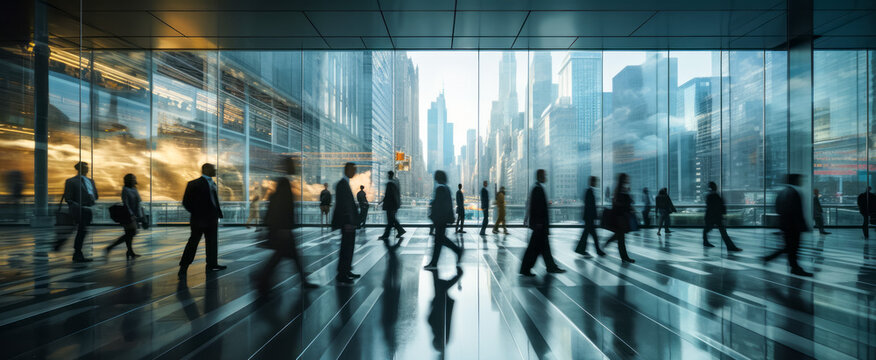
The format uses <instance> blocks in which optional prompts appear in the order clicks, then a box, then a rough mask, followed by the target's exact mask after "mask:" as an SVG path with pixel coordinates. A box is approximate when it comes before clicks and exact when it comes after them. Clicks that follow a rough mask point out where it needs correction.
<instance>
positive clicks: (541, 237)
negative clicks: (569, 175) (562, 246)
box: [520, 169, 566, 276]
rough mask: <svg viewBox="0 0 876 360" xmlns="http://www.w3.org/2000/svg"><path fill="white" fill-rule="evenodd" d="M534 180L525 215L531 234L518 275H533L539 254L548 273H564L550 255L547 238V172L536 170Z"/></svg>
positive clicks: (549, 245)
mask: <svg viewBox="0 0 876 360" xmlns="http://www.w3.org/2000/svg"><path fill="white" fill-rule="evenodd" d="M535 181H536V182H535V186H533V187H532V192H530V195H529V201H528V203H529V210H528V211H527V216H526V223H527V224H528V225H529V228H530V229H532V235H531V236H530V237H529V244H528V245H527V246H526V252H525V253H523V260H522V261H521V262H520V275H523V276H535V274H533V273H532V267H533V266H535V261H536V260H538V256H539V255H541V257H542V260H544V266H545V267H546V268H547V272H548V273H552V274H558V273H564V272H566V270H563V269H561V268H560V267H559V266H557V263H556V262H555V261H554V257H553V255H551V244H550V242H549V240H548V236H549V235H550V231H549V230H548V228H549V227H550V224H551V220H550V213H549V212H548V200H547V194H546V193H545V190H544V183H546V182H547V173H545V171H544V169H538V170H536V172H535Z"/></svg>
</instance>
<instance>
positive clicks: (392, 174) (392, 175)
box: [386, 170, 395, 180]
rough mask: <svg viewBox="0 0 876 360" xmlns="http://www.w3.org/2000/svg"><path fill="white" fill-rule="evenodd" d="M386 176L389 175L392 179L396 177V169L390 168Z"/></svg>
mask: <svg viewBox="0 0 876 360" xmlns="http://www.w3.org/2000/svg"><path fill="white" fill-rule="evenodd" d="M386 176H387V177H389V179H390V180H392V179H393V178H394V177H395V171H391V170H390V171H389V172H387V173H386Z"/></svg>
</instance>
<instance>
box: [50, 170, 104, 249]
mask: <svg viewBox="0 0 876 360" xmlns="http://www.w3.org/2000/svg"><path fill="white" fill-rule="evenodd" d="M73 168H74V169H76V172H77V173H78V175H76V176H74V177H71V178H69V179H67V180H66V181H65V182H64V195H63V197H62V201H63V200H64V199H66V200H67V207H68V209H69V211H70V217H71V218H72V219H73V221H74V222H75V223H76V238H75V239H74V240H73V262H90V261H92V259H89V258H86V257H85V255H83V253H82V245H83V244H84V243H85V235H87V234H88V226H89V225H91V220H92V219H93V217H94V213H93V210H92V207H93V206H94V204H95V203H96V202H97V199H98V195H97V186H96V185H95V184H94V180H92V179H90V178H88V176H87V175H88V163H87V162H84V161H80V162H78V163H76V165H74V166H73ZM68 238H69V234H64V235H62V236H60V237H58V239H57V240H56V242H55V251H58V250H60V249H61V247H62V246H64V243H65V242H67V239H68Z"/></svg>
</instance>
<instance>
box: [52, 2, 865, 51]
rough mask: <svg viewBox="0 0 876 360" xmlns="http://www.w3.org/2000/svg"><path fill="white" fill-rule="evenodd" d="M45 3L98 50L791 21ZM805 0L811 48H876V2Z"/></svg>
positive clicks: (586, 10) (556, 5) (607, 36)
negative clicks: (809, 4)
mask: <svg viewBox="0 0 876 360" xmlns="http://www.w3.org/2000/svg"><path fill="white" fill-rule="evenodd" d="M45 2H46V4H47V5H48V8H47V9H48V10H47V17H48V23H49V33H50V38H51V39H50V41H51V43H53V44H54V45H56V46H62V47H65V46H69V47H78V46H79V45H80V31H81V44H82V45H84V46H85V47H88V48H104V49H258V50H272V49H342V50H348V49H373V50H383V49H433V50H436V49H461V50H464V49H490V50H494V49H495V50H506V49H552V50H556V49H562V50H565V49H608V50H620V49H771V48H781V47H783V46H784V44H785V43H786V39H787V22H788V12H787V6H788V5H787V1H786V0H628V1H618V0H615V1H610V0H321V1H320V0H305V1H280V0H275V1H270V0H190V1H182V0H140V1H119V0H81V9H80V0H45ZM814 2H815V4H814V15H813V23H814V24H813V32H814V34H815V35H816V41H815V46H816V47H819V48H874V47H876V46H874V44H876V1H873V0H830V1H826V0H815V1H814ZM80 18H81V19H82V21H81V24H82V27H81V29H80V26H79V25H80Z"/></svg>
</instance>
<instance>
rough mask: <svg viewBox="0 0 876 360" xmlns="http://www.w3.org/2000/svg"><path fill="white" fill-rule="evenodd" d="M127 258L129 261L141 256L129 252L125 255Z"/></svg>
mask: <svg viewBox="0 0 876 360" xmlns="http://www.w3.org/2000/svg"><path fill="white" fill-rule="evenodd" d="M125 257H126V258H128V259H133V258H138V257H140V254H137V253H134V252H133V251H128V252H127V253H125Z"/></svg>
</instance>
